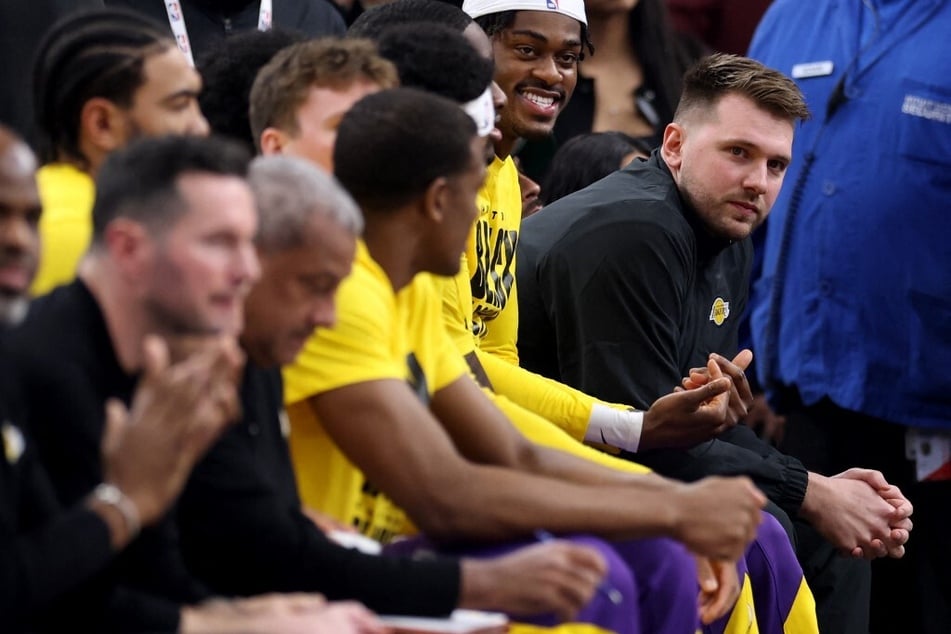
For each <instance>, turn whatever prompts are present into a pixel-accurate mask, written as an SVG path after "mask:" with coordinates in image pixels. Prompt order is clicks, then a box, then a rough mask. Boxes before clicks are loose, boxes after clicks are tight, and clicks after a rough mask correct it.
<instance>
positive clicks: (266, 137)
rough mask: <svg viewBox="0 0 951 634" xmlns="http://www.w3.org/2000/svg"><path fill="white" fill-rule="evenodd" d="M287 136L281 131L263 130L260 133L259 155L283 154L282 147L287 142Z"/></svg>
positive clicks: (273, 129) (275, 129) (274, 129)
mask: <svg viewBox="0 0 951 634" xmlns="http://www.w3.org/2000/svg"><path fill="white" fill-rule="evenodd" d="M288 140H289V139H288V138H287V135H286V134H284V131H283V130H278V129H277V128H264V131H263V132H261V138H260V143H261V154H263V155H264V156H270V155H272V154H283V153H284V146H285V145H287V142H288Z"/></svg>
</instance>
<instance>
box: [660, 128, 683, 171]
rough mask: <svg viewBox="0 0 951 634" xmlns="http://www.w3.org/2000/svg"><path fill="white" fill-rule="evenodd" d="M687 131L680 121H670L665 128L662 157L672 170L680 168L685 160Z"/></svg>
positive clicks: (661, 148) (661, 149)
mask: <svg viewBox="0 0 951 634" xmlns="http://www.w3.org/2000/svg"><path fill="white" fill-rule="evenodd" d="M686 135H687V131H686V130H684V127H683V126H682V125H680V124H679V123H670V124H668V125H667V127H666V128H665V129H664V140H663V142H662V143H661V146H660V153H661V157H663V159H664V162H665V163H667V167H669V168H670V169H672V170H677V169H680V164H681V163H682V162H683V147H684V141H685V140H686Z"/></svg>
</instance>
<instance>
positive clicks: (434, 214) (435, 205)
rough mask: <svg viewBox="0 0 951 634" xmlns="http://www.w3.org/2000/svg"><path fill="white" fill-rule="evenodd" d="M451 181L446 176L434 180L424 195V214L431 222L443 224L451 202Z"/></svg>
mask: <svg viewBox="0 0 951 634" xmlns="http://www.w3.org/2000/svg"><path fill="white" fill-rule="evenodd" d="M449 193H450V192H449V181H448V180H446V177H445V176H440V177H439V178H437V179H435V180H433V182H431V183H430V184H429V187H427V188H426V193H425V194H424V195H423V214H424V215H425V218H426V220H427V221H429V222H434V223H437V224H441V223H442V221H443V219H445V217H446V213H447V212H448V211H449V210H448V209H447V207H448V205H449V204H450V200H449V198H450V196H449Z"/></svg>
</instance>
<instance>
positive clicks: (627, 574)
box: [572, 536, 638, 605]
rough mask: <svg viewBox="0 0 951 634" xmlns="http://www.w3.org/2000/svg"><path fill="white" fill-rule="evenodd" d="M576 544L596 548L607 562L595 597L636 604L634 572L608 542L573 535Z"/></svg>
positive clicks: (618, 602) (636, 589) (636, 587)
mask: <svg viewBox="0 0 951 634" xmlns="http://www.w3.org/2000/svg"><path fill="white" fill-rule="evenodd" d="M572 541H573V542H575V543H577V544H583V545H585V546H590V547H591V548H594V549H595V550H597V551H598V552H599V553H600V554H601V556H602V557H604V561H605V563H606V564H607V574H606V575H605V577H604V580H603V581H602V582H601V590H600V591H599V593H598V595H600V597H599V596H597V595H596V596H595V599H596V600H598V599H599V598H600V599H604V600H608V601H609V602H611V603H613V604H628V605H636V604H637V601H638V586H637V581H636V580H635V577H634V572H633V571H632V570H631V567H630V566H629V565H628V563H627V562H626V561H625V560H624V558H623V557H622V556H621V555H620V553H618V552H617V550H616V549H615V548H614V547H613V546H612V545H611V544H609V543H607V542H605V541H604V540H602V539H600V538H597V537H589V536H583V537H575V538H573V539H572Z"/></svg>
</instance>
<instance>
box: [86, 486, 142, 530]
mask: <svg viewBox="0 0 951 634" xmlns="http://www.w3.org/2000/svg"><path fill="white" fill-rule="evenodd" d="M92 496H93V498H94V499H96V500H99V501H100V502H102V503H103V504H107V505H109V506H111V507H113V508H114V509H115V510H117V511H119V515H121V516H122V521H124V522H125V528H126V531H128V533H129V541H132V540H133V539H135V538H136V536H137V535H138V534H139V531H140V530H142V520H141V518H140V517H139V509H137V508H136V507H135V504H134V503H133V502H132V500H131V499H129V496H128V495H126V494H125V493H123V492H122V490H121V489H120V488H119V487H117V486H116V485H114V484H109V483H107V482H103V483H102V484H100V485H99V486H97V487H96V488H95V489H93V492H92Z"/></svg>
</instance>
